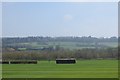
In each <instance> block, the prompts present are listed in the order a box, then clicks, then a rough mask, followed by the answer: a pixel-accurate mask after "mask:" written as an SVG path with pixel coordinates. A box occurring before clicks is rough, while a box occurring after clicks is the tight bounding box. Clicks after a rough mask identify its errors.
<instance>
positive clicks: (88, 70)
mask: <svg viewBox="0 0 120 80" xmlns="http://www.w3.org/2000/svg"><path fill="white" fill-rule="evenodd" d="M2 77H3V78H117V77H118V61H117V60H77V63H76V64H56V63H55V61H50V62H49V61H39V62H38V64H3V65H2Z"/></svg>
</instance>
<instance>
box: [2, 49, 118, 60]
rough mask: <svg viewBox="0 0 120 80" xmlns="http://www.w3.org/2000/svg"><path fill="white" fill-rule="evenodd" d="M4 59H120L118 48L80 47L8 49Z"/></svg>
mask: <svg viewBox="0 0 120 80" xmlns="http://www.w3.org/2000/svg"><path fill="white" fill-rule="evenodd" d="M2 58H3V60H55V59H57V58H76V59H118V48H107V49H104V48H103V49H102V48H101V49H91V48H85V49H79V50H72V51H71V50H66V49H59V50H43V51H41V50H40V51H36V50H35V51H9V50H8V51H7V50H3V54H2Z"/></svg>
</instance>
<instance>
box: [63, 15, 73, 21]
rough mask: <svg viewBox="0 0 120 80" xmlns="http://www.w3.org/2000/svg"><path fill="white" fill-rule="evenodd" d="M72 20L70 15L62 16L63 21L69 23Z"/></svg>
mask: <svg viewBox="0 0 120 80" xmlns="http://www.w3.org/2000/svg"><path fill="white" fill-rule="evenodd" d="M72 19H73V16H72V15H70V14H66V15H64V21H71V20H72Z"/></svg>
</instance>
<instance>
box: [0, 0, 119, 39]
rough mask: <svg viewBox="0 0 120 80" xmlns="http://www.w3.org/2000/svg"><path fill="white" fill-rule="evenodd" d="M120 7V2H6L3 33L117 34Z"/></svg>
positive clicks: (3, 10)
mask: <svg viewBox="0 0 120 80" xmlns="http://www.w3.org/2000/svg"><path fill="white" fill-rule="evenodd" d="M117 10H118V6H117V2H116V3H112V2H111V3H108V2H105V3H100V2H99V3H95V2H94V3H92V2H91V3H87V2H86V3H83V2H78V3H73V2H71V3H70V2H63V3H62V2H56V3H55V2H39V3H38V2H21V3H20V2H19V3H15V2H6V3H3V5H2V26H3V36H4V37H5V36H6V37H8V36H9V37H13V36H16V37H21V36H94V37H111V36H117V35H118V11H117Z"/></svg>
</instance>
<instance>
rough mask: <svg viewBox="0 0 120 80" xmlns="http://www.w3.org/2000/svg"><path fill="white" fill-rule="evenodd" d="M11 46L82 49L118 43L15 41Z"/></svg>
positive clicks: (104, 46) (110, 45)
mask: <svg viewBox="0 0 120 80" xmlns="http://www.w3.org/2000/svg"><path fill="white" fill-rule="evenodd" d="M9 45H12V46H18V45H19V46H23V45H24V46H29V47H31V48H38V49H40V48H43V47H50V46H55V45H59V46H60V47H62V48H64V49H70V50H73V49H82V48H96V46H97V47H100V48H108V47H117V46H118V43H117V42H99V43H98V45H96V44H95V43H81V42H64V41H63V42H45V43H40V42H28V43H15V44H9ZM23 50H24V49H23Z"/></svg>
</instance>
